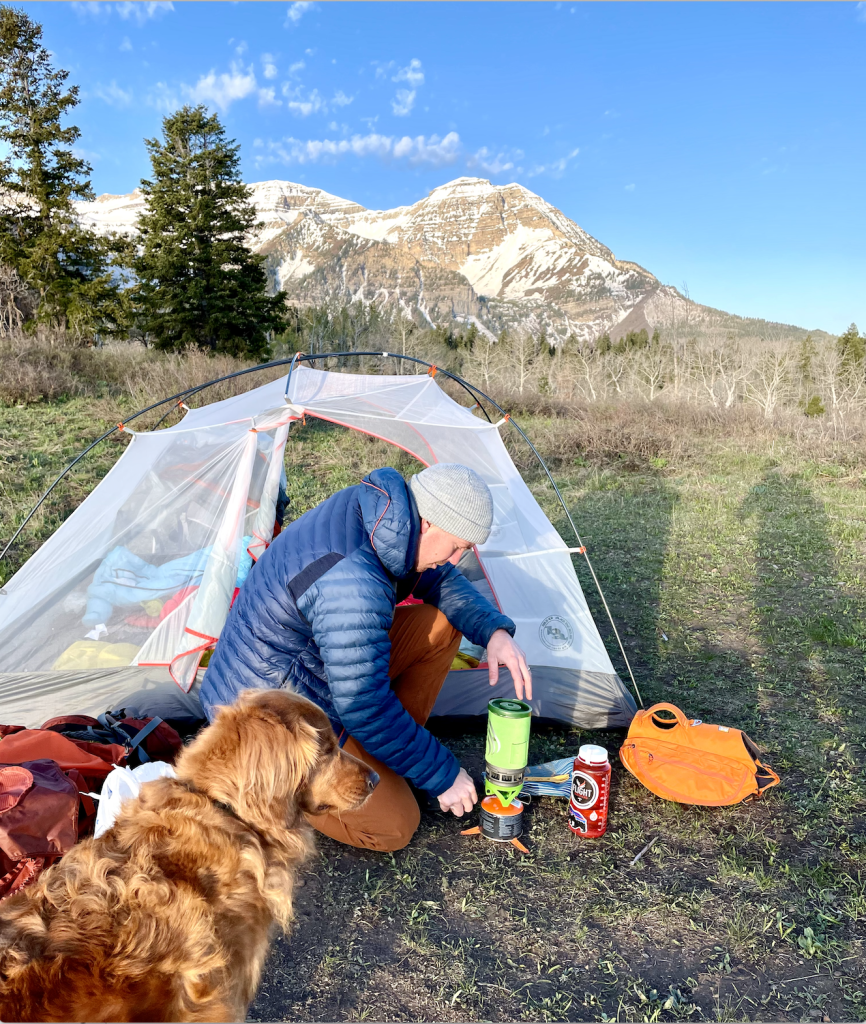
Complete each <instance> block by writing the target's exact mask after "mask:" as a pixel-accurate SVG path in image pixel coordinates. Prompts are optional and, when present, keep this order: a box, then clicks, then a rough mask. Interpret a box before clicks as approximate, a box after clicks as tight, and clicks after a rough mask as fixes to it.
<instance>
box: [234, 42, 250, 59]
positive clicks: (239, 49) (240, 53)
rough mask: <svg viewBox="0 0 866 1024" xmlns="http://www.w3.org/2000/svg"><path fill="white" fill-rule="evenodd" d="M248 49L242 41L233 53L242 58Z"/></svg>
mask: <svg viewBox="0 0 866 1024" xmlns="http://www.w3.org/2000/svg"><path fill="white" fill-rule="evenodd" d="M248 49H249V47H248V46H247V44H246V41H245V40H243V39H242V40H241V41H240V42H239V43H238V45H237V46H236V47H235V53H236V54H237V56H238V57H243V55H244V54H245V53H246V52H247V50H248Z"/></svg>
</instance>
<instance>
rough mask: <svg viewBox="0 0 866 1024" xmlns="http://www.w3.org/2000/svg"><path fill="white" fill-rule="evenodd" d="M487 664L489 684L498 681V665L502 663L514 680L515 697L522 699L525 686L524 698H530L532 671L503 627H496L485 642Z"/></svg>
mask: <svg viewBox="0 0 866 1024" xmlns="http://www.w3.org/2000/svg"><path fill="white" fill-rule="evenodd" d="M487 665H488V671H489V673H490V685H491V686H495V685H496V684H497V682H499V666H500V665H504V666H505V667H506V668H507V669H508V671H509V672H510V673H511V678H512V679H513V680H514V692H515V693H516V694H517V699H518V700H523V692H524V687H525V688H526V699H527V700H532V673H531V672H530V671H529V666H528V665H527V664H526V655H525V654H524V653H523V651H521V649H520V648H519V647H518V646H517V644H516V643H515V642H514V640H513V639H512V638H511V637H510V636H509V635H508V633H506V631H505V630H504V629H497V630H496V632H495V633H494V634H493V636H492V637H491V638H490V639H489V640H488V642H487Z"/></svg>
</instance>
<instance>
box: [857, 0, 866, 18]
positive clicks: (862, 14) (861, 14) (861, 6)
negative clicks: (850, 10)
mask: <svg viewBox="0 0 866 1024" xmlns="http://www.w3.org/2000/svg"><path fill="white" fill-rule="evenodd" d="M855 10H856V11H857V20H858V21H866V3H864V0H860V3H858V4H857V7H856V8H855Z"/></svg>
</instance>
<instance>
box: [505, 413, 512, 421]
mask: <svg viewBox="0 0 866 1024" xmlns="http://www.w3.org/2000/svg"><path fill="white" fill-rule="evenodd" d="M510 419H511V413H510V412H507V413H506V414H505V422H506V423H507V422H508V421H509V420H510Z"/></svg>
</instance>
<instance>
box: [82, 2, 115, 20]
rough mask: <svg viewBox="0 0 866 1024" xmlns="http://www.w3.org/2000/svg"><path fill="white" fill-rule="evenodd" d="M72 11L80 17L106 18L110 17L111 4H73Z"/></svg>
mask: <svg viewBox="0 0 866 1024" xmlns="http://www.w3.org/2000/svg"><path fill="white" fill-rule="evenodd" d="M72 10H73V11H75V13H76V14H77V15H78V16H79V17H81V18H86V17H91V18H108V17H110V16H111V4H101V3H97V0H89V2H87V3H78V2H75V3H73V4H72Z"/></svg>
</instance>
